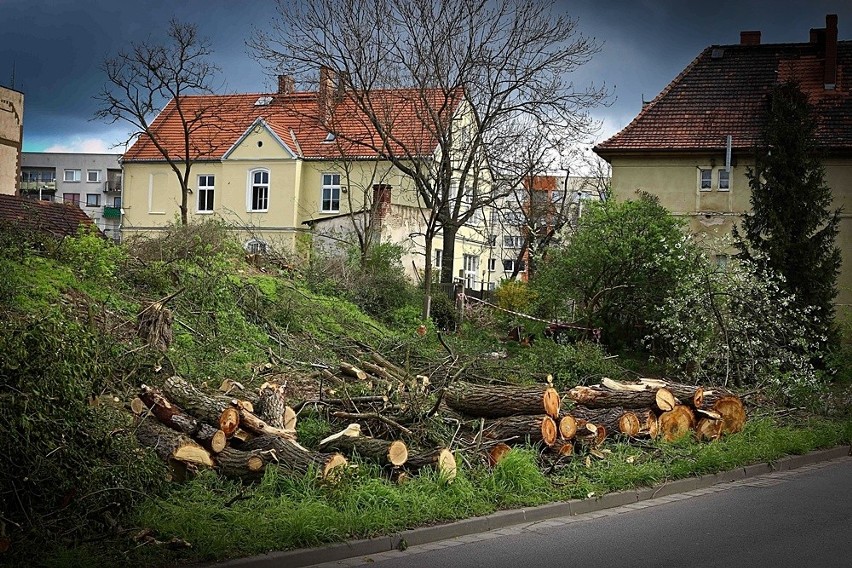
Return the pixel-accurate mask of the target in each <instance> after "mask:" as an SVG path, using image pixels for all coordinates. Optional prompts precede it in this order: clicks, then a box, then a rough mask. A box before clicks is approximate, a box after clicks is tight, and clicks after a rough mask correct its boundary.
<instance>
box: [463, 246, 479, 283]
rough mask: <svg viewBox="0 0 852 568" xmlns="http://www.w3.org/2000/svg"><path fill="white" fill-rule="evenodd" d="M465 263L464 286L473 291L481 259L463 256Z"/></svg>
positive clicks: (469, 255) (474, 256)
mask: <svg viewBox="0 0 852 568" xmlns="http://www.w3.org/2000/svg"><path fill="white" fill-rule="evenodd" d="M462 260H463V261H464V286H465V288H471V289H473V287H474V284H475V283H476V276H477V274H478V273H479V257H478V256H476V255H473V254H466V255H464V256H463V258H462Z"/></svg>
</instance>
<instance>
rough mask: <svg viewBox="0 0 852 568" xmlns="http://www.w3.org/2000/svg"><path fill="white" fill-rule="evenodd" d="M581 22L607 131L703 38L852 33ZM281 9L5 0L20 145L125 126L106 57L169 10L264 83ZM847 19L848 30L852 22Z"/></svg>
mask: <svg viewBox="0 0 852 568" xmlns="http://www.w3.org/2000/svg"><path fill="white" fill-rule="evenodd" d="M555 4H558V6H559V7H561V8H564V9H565V10H566V11H567V12H568V13H569V14H570V15H572V16H575V17H577V18H578V19H579V31H581V32H582V33H583V34H585V35H588V36H593V37H595V38H597V39H598V40H599V41H601V42H602V48H601V52H600V53H599V54H598V55H597V56H595V58H594V59H593V60H592V61H591V62H590V63H589V64H587V65H585V66H584V67H583V68H581V69H580V70H578V71H577V72H576V73H575V74H574V75H575V76H574V79H575V82H576V83H577V84H578V85H584V84H586V83H589V82H592V81H593V82H595V83H596V84H601V83H606V85H607V86H608V87H610V88H611V89H612V90H613V92H614V102H613V103H612V104H611V105H610V106H608V107H606V108H601V109H599V110H597V111H595V112H594V113H593V115H594V116H595V117H596V118H598V119H600V120H602V121H603V129H602V132H601V135H602V136H604V137H605V136H609V135H611V134H613V133H614V132H616V131H617V130H619V129H620V128H622V127H624V126H625V125H626V124H627V122H629V121H630V120H631V119H632V118H633V117H634V116H635V115H636V113H638V112H639V109H640V108H641V102H642V99H643V98H644V99H645V100H650V99H652V98H653V97H654V96H656V95H657V93H659V92H660V90H662V89H663V88H664V87H665V86H666V85H667V84H668V83H669V82H670V81H671V80H672V79H673V78H674V77H675V76H676V75H677V74H678V73H679V72H680V71H681V70H682V69H683V68H684V67H685V66H686V65H687V64H688V63H689V62H690V61H692V59H693V58H695V56H697V55H698V53H700V51H701V50H702V49H704V48H705V47H706V46H708V45H711V44H725V43H737V42H738V41H739V32H740V31H741V30H751V29H756V30H761V31H762V33H763V37H762V40H763V42H764V43H778V42H799V41H807V40H808V30H809V29H810V28H815V27H823V26H824V25H825V15H826V14H828V13H835V14H838V15H839V28H840V39H852V33H850V32H852V2H850V1H848V0H844V1H834V2H829V1H819V0H808V1H800V2H793V1H784V0H780V1H771V0H764V1H756V0H752V1H747V0H741V1H733V0H715V1H713V2H689V1H685V0H662V1H651V0H560V1H559V2H556V3H555ZM273 14H274V3H273V2H271V1H262V2H261V1H253V2H239V1H236V0H231V1H224V0H183V1H180V2H176V1H174V0H172V1H168V2H166V1H160V0H157V1H153V2H146V1H137V2H132V3H128V2H116V1H115V0H112V1H105V0H74V1H71V0H62V1H39V0H0V84H3V85H6V86H11V80H12V70H13V65H14V70H15V71H14V75H15V85H14V86H15V88H17V89H18V90H21V91H23V92H24V94H25V97H26V98H25V117H24V128H25V132H24V146H25V149H26V150H29V151H40V150H44V149H46V148H51V147H53V148H56V147H63V148H80V149H84V148H85V149H90V150H91V148H93V147H97V145H98V144H99V143H100V144H111V143H114V142H117V141H118V140H120V139H121V138H122V135H123V134H124V132H125V131H126V129H125V128H122V127H120V126H119V127H116V126H110V125H106V124H104V123H103V122H93V121H91V120H90V119H91V117H92V115H93V114H94V111H95V108H96V103H95V101H93V99H92V97H93V96H94V95H95V94H96V93H97V91H98V89H99V88H100V87H101V85H102V84H103V75H102V73H101V71H100V69H99V65H100V64H101V62H102V61H103V60H104V58H106V57H108V56H111V55H113V54H115V53H116V52H117V51H118V50H119V49H121V48H122V47H123V46H126V45H127V44H128V43H129V42H130V41H138V40H143V39H146V38H149V37H151V38H157V37H162V36H163V34H164V33H165V30H166V27H167V25H168V21H169V19H171V18H172V17H174V18H177V19H179V20H181V21H185V22H193V23H196V24H198V26H199V29H200V31H201V33H202V35H203V36H205V37H207V38H208V39H209V40H210V41H211V42H212V44H213V48H214V51H215V54H214V57H215V61H216V63H217V64H218V66H219V67H221V68H222V71H223V73H222V79H224V80H225V81H226V83H227V84H226V88H227V89H228V90H232V91H243V92H246V91H261V90H264V89H267V88H269V85H270V84H271V82H270V81H269V79H268V78H267V77H266V76H265V75H264V72H263V70H262V68H261V66H260V65H259V64H258V63H257V62H256V61H254V60H253V59H252V58H251V56H250V55H249V54H248V53H247V50H246V47H245V41H246V39H247V38H248V37H249V36H250V34H251V32H252V29H253V26H261V27H262V26H263V25H264V24H265V22H267V21H268V20H269V18H270V17H272V16H273ZM847 30H849V31H847Z"/></svg>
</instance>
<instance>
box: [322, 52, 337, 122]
mask: <svg viewBox="0 0 852 568" xmlns="http://www.w3.org/2000/svg"><path fill="white" fill-rule="evenodd" d="M336 83H337V73H335V72H334V69H332V68H331V67H326V66H325V65H323V66H322V67H320V70H319V89H318V91H317V104H318V107H317V111H318V114H319V119H320V121H321V122H322V123H326V122H328V121H329V120H330V119H331V111H332V109H333V108H334V97H335V88H336Z"/></svg>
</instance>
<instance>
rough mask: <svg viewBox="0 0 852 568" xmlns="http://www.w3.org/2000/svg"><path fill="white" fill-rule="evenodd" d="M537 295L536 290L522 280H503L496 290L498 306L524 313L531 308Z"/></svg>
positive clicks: (495, 296)
mask: <svg viewBox="0 0 852 568" xmlns="http://www.w3.org/2000/svg"><path fill="white" fill-rule="evenodd" d="M536 296H537V294H536V292H535V290H533V289H532V288H531V287H530V286H529V285H527V283H526V282H521V281H520V280H503V281H502V282H501V283H500V285H499V286H498V287H497V290H495V292H494V298H495V300H496V303H497V305H498V306H500V307H501V308H503V309H506V310H512V311H515V312H522V313H526V312H527V311H528V310H529V309H530V307H531V306H532V304H533V302H534V301H535V299H536Z"/></svg>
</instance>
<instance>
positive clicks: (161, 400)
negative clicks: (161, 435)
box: [139, 385, 228, 453]
mask: <svg viewBox="0 0 852 568" xmlns="http://www.w3.org/2000/svg"><path fill="white" fill-rule="evenodd" d="M139 400H140V401H141V402H142V403H143V404H144V405H145V406H146V407H147V408H149V409H150V410H151V414H153V415H154V416H155V417H156V418H157V420H159V421H160V422H161V423H162V424H165V425H166V426H168V427H169V428H172V429H173V430H177V431H178V432H182V433H184V434H186V435H187V436H189V437H191V438H193V439H194V440H196V441H197V442H199V443H200V444H201V445H202V446H204V448H205V449H207V450H209V451H211V452H213V453H219V452H221V451H222V450H223V449H224V448H225V446H226V445H227V443H228V440H227V437H226V436H225V432H223V431H222V430H220V429H218V428H214V427H213V426H210V425H209V424H207V423H206V422H202V421H200V420H197V419H196V418H195V417H193V416H190V415H189V414H186V413H185V412H183V410H181V409H180V408H179V407H177V406H176V405H174V404H172V403H171V402H170V401H169V400H168V399H167V398H166V397H165V395H163V393H162V392H161V391H160V390H159V389H156V388H154V387H149V386H148V385H142V386H141V387H140V392H139Z"/></svg>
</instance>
